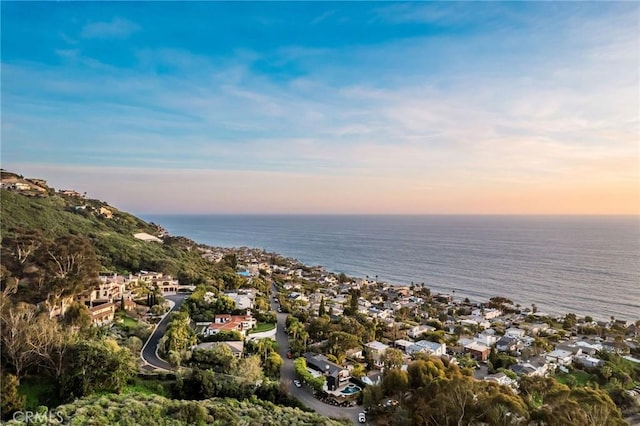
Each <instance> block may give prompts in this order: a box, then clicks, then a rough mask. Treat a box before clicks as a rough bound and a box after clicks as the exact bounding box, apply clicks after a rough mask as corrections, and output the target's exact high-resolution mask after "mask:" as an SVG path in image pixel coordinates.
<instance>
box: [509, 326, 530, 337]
mask: <svg viewBox="0 0 640 426" xmlns="http://www.w3.org/2000/svg"><path fill="white" fill-rule="evenodd" d="M525 334H526V331H524V330H522V329H521V328H515V327H512V328H507V329H506V330H505V332H504V335H505V336H507V337H515V338H519V339H521V338H523V337H524V335H525Z"/></svg>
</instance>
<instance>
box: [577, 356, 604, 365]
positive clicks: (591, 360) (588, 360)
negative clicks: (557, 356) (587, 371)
mask: <svg viewBox="0 0 640 426" xmlns="http://www.w3.org/2000/svg"><path fill="white" fill-rule="evenodd" d="M574 361H575V362H577V363H578V364H581V365H583V366H585V367H599V366H601V365H602V364H604V361H603V360H601V359H598V358H595V357H592V356H590V355H587V354H580V355H577V356H575V357H574Z"/></svg>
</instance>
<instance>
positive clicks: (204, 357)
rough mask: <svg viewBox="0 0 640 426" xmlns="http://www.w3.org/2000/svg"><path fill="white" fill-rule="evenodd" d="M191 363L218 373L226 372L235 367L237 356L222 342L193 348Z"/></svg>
mask: <svg viewBox="0 0 640 426" xmlns="http://www.w3.org/2000/svg"><path fill="white" fill-rule="evenodd" d="M191 363H192V364H194V365H196V366H197V367H199V368H210V369H212V370H213V371H216V372H218V373H228V372H229V371H231V370H233V369H235V368H236V366H237V364H238V358H236V356H235V355H234V354H233V352H231V348H230V347H229V346H228V345H225V344H224V343H217V344H216V345H215V346H213V347H211V348H209V349H195V350H194V351H193V354H192V355H191Z"/></svg>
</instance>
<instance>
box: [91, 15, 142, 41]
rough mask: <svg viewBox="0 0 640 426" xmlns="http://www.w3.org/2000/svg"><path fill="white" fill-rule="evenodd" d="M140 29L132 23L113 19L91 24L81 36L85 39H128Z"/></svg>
mask: <svg viewBox="0 0 640 426" xmlns="http://www.w3.org/2000/svg"><path fill="white" fill-rule="evenodd" d="M139 29H140V27H138V25H136V24H135V23H133V22H131V21H128V20H126V19H122V18H113V19H112V20H111V21H109V22H91V23H89V24H87V25H85V26H84V27H83V28H82V31H81V33H80V35H81V37H83V38H102V39H108V38H128V37H129V36H130V35H131V34H133V33H134V32H136V31H138V30H139Z"/></svg>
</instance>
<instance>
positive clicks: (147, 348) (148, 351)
mask: <svg viewBox="0 0 640 426" xmlns="http://www.w3.org/2000/svg"><path fill="white" fill-rule="evenodd" d="M187 297H189V294H175V295H171V296H165V299H167V300H171V301H172V302H174V303H175V304H174V306H173V307H172V308H171V309H170V310H169V312H167V314H166V315H165V316H164V318H162V321H160V324H158V327H157V328H156V329H155V330H154V332H153V333H152V334H151V336H150V337H149V339H148V340H147V343H145V345H144V346H143V347H142V351H141V355H142V359H143V360H145V361H146V362H147V364H149V365H151V366H152V367H156V368H160V369H163V370H174V369H175V368H174V367H173V366H171V364H169V363H168V362H166V361H164V360H162V359H160V358H159V357H158V356H157V349H158V343H159V342H160V339H161V338H162V336H164V333H165V332H166V331H167V324H168V323H169V316H170V315H169V314H170V313H171V312H172V311H174V310H178V309H180V305H182V302H183V301H184V299H186V298H187Z"/></svg>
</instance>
